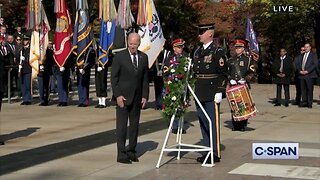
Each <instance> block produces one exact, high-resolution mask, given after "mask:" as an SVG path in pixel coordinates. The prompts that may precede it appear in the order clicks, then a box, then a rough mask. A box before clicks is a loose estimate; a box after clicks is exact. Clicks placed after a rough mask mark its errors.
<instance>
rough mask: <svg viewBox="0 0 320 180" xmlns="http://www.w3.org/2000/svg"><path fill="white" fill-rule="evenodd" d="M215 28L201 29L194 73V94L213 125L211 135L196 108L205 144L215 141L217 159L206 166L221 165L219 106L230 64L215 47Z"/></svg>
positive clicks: (214, 148)
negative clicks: (212, 163) (228, 64)
mask: <svg viewBox="0 0 320 180" xmlns="http://www.w3.org/2000/svg"><path fill="white" fill-rule="evenodd" d="M213 35H214V24H207V25H200V26H199V36H198V37H199V40H200V42H201V43H202V44H203V45H202V46H201V47H199V48H198V49H197V50H196V51H195V52H194V57H193V62H194V65H193V67H194V73H195V78H196V82H195V94H196V96H197V98H198V99H199V101H200V103H201V105H202V106H203V108H204V109H205V111H206V112H207V113H208V115H209V117H210V121H211V124H212V128H211V132H212V134H211V135H210V133H209V132H210V129H209V122H208V120H207V118H206V116H205V114H204V112H203V111H202V109H201V108H200V106H199V104H196V107H197V113H198V118H199V123H200V128H201V134H202V137H203V144H204V145H205V146H208V147H209V146H210V136H211V137H212V141H213V144H212V148H213V153H214V156H213V157H212V155H211V156H209V158H208V160H207V161H206V162H207V163H211V162H212V161H211V159H213V160H214V162H219V161H220V158H221V155H220V154H221V153H220V113H219V111H220V102H221V100H222V93H224V92H225V88H226V85H227V83H226V77H225V76H226V75H227V70H228V69H227V63H226V55H225V52H224V51H223V49H221V48H217V47H215V45H214V43H213ZM205 157H206V154H205V155H203V156H201V157H198V158H197V161H198V162H201V163H203V162H204V160H205Z"/></svg>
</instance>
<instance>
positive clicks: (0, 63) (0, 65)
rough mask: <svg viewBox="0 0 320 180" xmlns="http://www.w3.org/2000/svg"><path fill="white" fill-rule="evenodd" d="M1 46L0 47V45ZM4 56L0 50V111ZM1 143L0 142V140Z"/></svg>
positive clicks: (0, 39) (0, 41)
mask: <svg viewBox="0 0 320 180" xmlns="http://www.w3.org/2000/svg"><path fill="white" fill-rule="evenodd" d="M2 41H3V38H0V44H1V43H2ZM0 46H1V45H0ZM4 57H5V54H4V52H3V51H2V50H0V111H1V106H2V97H3V91H4V84H3V78H4V73H5V72H4V59H5V58H4ZM0 141H1V140H0Z"/></svg>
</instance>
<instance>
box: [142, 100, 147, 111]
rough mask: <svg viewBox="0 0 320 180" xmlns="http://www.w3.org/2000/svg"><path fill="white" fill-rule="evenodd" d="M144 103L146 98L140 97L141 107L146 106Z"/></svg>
mask: <svg viewBox="0 0 320 180" xmlns="http://www.w3.org/2000/svg"><path fill="white" fill-rule="evenodd" d="M146 104H147V99H146V98H142V99H141V106H142V109H144V107H145V106H146Z"/></svg>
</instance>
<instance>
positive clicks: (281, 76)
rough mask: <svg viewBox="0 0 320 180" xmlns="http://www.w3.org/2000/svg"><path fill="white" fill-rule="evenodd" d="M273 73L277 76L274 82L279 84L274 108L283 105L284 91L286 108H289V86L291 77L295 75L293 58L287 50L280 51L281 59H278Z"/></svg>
mask: <svg viewBox="0 0 320 180" xmlns="http://www.w3.org/2000/svg"><path fill="white" fill-rule="evenodd" d="M272 72H273V75H274V76H275V78H274V82H275V83H276V84H277V100H276V104H275V105H274V106H280V105H281V90H282V86H283V89H284V96H285V101H284V106H285V107H288V106H289V99H290V97H289V94H290V93H289V85H290V81H291V77H292V75H293V74H294V67H293V62H292V58H291V57H289V56H287V51H286V49H285V48H281V49H280V58H277V59H276V60H275V62H274V63H273V66H272Z"/></svg>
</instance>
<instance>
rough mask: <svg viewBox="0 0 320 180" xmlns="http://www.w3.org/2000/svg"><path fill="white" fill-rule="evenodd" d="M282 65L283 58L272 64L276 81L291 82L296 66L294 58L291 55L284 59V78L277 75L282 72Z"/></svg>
mask: <svg viewBox="0 0 320 180" xmlns="http://www.w3.org/2000/svg"><path fill="white" fill-rule="evenodd" d="M280 66H281V59H280V58H277V59H276V60H275V62H274V63H273V65H272V73H273V76H274V77H275V79H274V83H276V84H290V81H291V77H292V76H293V74H294V66H293V61H292V58H291V57H289V56H286V58H285V59H284V60H283V68H282V73H283V74H285V75H286V76H285V77H283V78H282V77H279V76H277V74H279V73H280Z"/></svg>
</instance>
